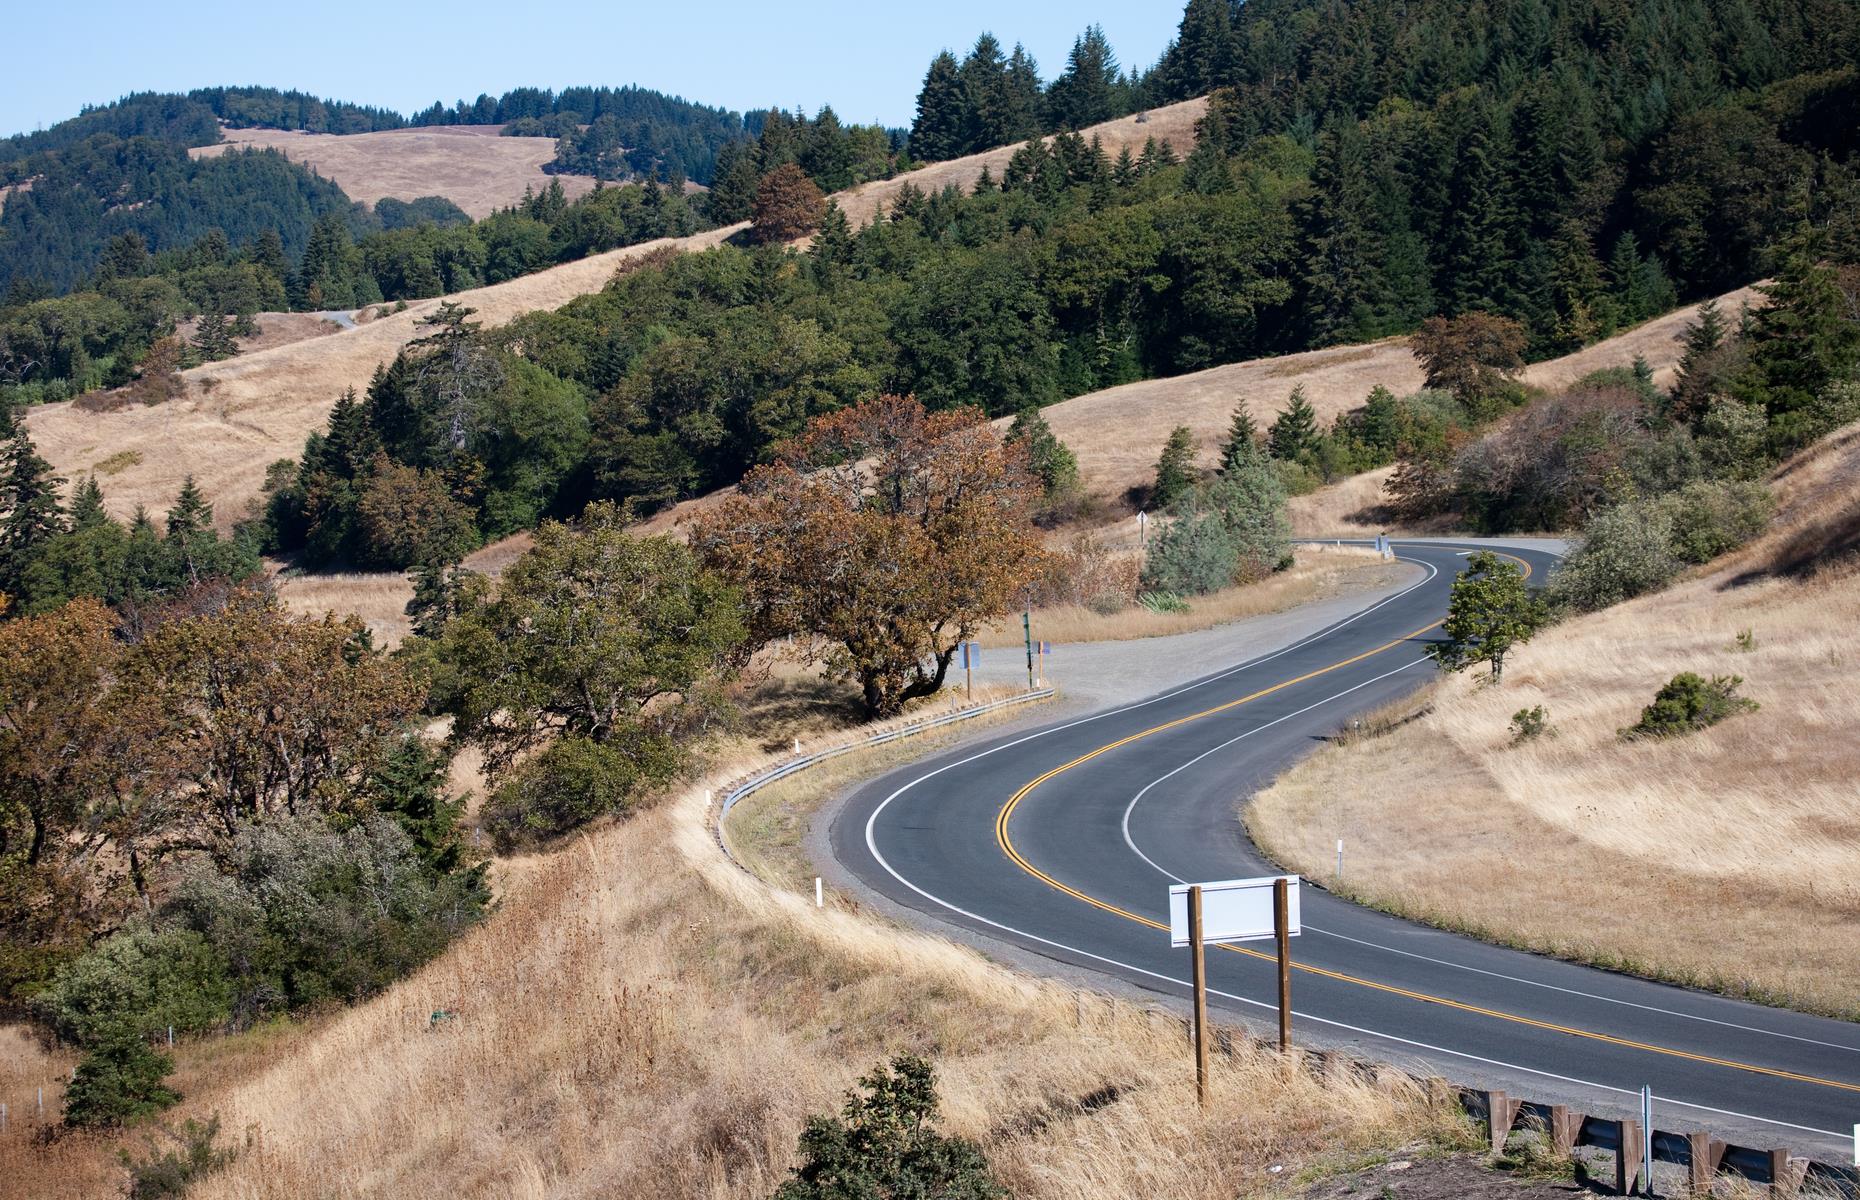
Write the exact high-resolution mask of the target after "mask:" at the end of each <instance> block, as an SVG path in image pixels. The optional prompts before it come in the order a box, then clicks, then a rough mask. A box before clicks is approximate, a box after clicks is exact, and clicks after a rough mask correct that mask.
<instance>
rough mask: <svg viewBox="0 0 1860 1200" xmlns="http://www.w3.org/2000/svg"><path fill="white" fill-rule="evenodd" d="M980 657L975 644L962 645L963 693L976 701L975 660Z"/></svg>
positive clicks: (965, 643)
mask: <svg viewBox="0 0 1860 1200" xmlns="http://www.w3.org/2000/svg"><path fill="white" fill-rule="evenodd" d="M980 657H981V654H980V653H979V652H978V651H977V649H976V645H975V643H974V642H964V643H962V678H963V691H964V693H965V694H966V695H967V696H968V698H969V699H971V700H973V699H975V660H976V659H978V658H980Z"/></svg>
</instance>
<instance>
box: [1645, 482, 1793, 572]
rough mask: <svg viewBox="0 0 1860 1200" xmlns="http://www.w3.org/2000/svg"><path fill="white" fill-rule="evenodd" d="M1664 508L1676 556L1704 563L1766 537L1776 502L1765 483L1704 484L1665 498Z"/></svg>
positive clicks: (1692, 561) (1686, 487) (1661, 503)
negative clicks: (1772, 509) (1762, 534)
mask: <svg viewBox="0 0 1860 1200" xmlns="http://www.w3.org/2000/svg"><path fill="white" fill-rule="evenodd" d="M1660 507H1661V509H1662V510H1664V512H1665V514H1666V517H1667V520H1668V521H1669V522H1670V524H1671V527H1672V532H1671V535H1670V538H1669V545H1670V548H1671V550H1672V553H1673V556H1674V557H1675V558H1677V559H1678V560H1679V561H1681V562H1688V563H1704V562H1710V561H1711V560H1712V559H1714V558H1717V557H1718V556H1719V555H1720V554H1724V553H1726V552H1727V551H1731V550H1735V549H1736V548H1737V547H1739V546H1741V545H1743V544H1744V543H1745V542H1747V541H1749V540H1750V539H1751V538H1754V537H1756V536H1757V535H1758V534H1760V533H1762V532H1763V530H1764V529H1765V528H1766V527H1767V526H1768V525H1769V521H1770V510H1771V508H1772V507H1773V500H1772V498H1771V496H1770V490H1769V489H1768V488H1767V487H1764V486H1763V485H1762V484H1761V483H1755V482H1747V481H1746V482H1729V481H1717V482H1706V481H1700V482H1697V483H1691V484H1687V485H1686V486H1685V487H1683V488H1681V489H1680V490H1679V491H1678V492H1675V493H1673V494H1672V495H1669V496H1667V497H1665V498H1664V499H1663V500H1661V501H1660Z"/></svg>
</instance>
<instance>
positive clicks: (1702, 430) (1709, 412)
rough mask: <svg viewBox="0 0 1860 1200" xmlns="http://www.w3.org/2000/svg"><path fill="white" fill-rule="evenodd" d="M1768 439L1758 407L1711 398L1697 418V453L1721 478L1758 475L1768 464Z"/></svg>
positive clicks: (1766, 421) (1766, 423) (1766, 424)
mask: <svg viewBox="0 0 1860 1200" xmlns="http://www.w3.org/2000/svg"><path fill="white" fill-rule="evenodd" d="M1769 437H1770V422H1769V417H1768V416H1767V415H1766V414H1765V413H1764V411H1763V408H1762V406H1761V405H1756V404H1745V403H1744V402H1743V401H1741V400H1733V399H1731V398H1730V397H1729V396H1713V397H1712V398H1711V400H1710V401H1709V402H1708V403H1707V404H1706V406H1705V413H1704V415H1703V416H1701V417H1700V418H1699V426H1698V443H1699V453H1700V454H1701V455H1703V456H1704V459H1705V461H1706V462H1707V463H1709V464H1710V465H1711V467H1712V469H1713V470H1715V471H1717V472H1718V473H1719V474H1721V475H1730V476H1735V477H1737V478H1740V479H1749V478H1754V477H1755V476H1757V475H1761V474H1762V473H1763V472H1764V470H1766V469H1767V468H1768V466H1769V463H1770V454H1769Z"/></svg>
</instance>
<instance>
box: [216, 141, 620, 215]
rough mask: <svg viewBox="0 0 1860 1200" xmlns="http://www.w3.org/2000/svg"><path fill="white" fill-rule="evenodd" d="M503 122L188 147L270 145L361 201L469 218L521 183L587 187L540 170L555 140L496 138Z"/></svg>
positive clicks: (221, 150)
mask: <svg viewBox="0 0 1860 1200" xmlns="http://www.w3.org/2000/svg"><path fill="white" fill-rule="evenodd" d="M502 128H503V126H501V125H432V126H422V127H418V128H411V129H389V130H383V131H381V132H378V133H349V134H333V133H306V132H304V131H302V130H294V129H293V130H285V129H228V130H226V132H225V136H226V140H225V141H223V142H221V143H220V144H218V145H216V146H200V147H196V148H195V149H192V150H189V151H188V153H189V154H190V155H192V156H193V157H195V158H211V157H214V156H215V155H220V154H225V153H226V152H227V151H229V150H234V149H243V148H253V149H260V150H264V149H271V150H277V151H280V152H281V153H282V154H283V155H284V156H285V157H286V158H288V159H290V160H291V161H292V162H296V163H301V164H303V165H304V166H306V167H309V168H310V169H311V170H313V171H315V172H316V173H317V174H319V175H321V176H323V177H324V178H325V179H331V180H334V181H335V182H336V184H337V186H339V187H341V188H342V190H343V191H345V192H347V193H348V194H349V197H350V198H351V199H353V200H359V201H361V202H362V203H364V204H373V203H374V202H375V201H377V200H380V199H381V198H383V197H384V196H392V197H394V198H395V199H397V200H416V199H418V198H420V197H421V196H444V197H445V198H446V199H448V200H450V201H452V203H454V204H456V205H458V206H459V207H460V208H462V209H464V210H465V211H466V212H467V213H470V214H471V216H472V218H473V219H474V220H475V219H479V218H483V217H488V216H490V215H491V213H492V211H493V210H495V209H498V208H505V207H508V206H509V205H512V204H515V203H516V202H517V201H518V200H520V199H522V198H523V190H524V189H525V188H533V189H535V190H536V191H539V192H540V191H541V190H542V189H544V188H546V187H548V186H549V181H550V180H552V179H553V180H558V181H560V183H561V184H562V190H563V191H564V192H566V193H567V194H568V197H569V198H570V199H571V200H572V199H574V198H575V197H576V196H580V195H583V194H585V193H587V192H590V191H592V190H593V189H594V180H593V178H591V177H590V176H587V175H546V174H544V173H543V170H542V167H543V164H544V163H546V162H548V161H549V160H550V159H552V158H554V157H555V139H554V138H546V137H500V136H498V131H499V130H501V129H502Z"/></svg>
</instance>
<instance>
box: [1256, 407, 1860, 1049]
mask: <svg viewBox="0 0 1860 1200" xmlns="http://www.w3.org/2000/svg"><path fill="white" fill-rule="evenodd" d="M1772 487H1773V489H1774V491H1775V493H1776V496H1777V500H1778V511H1777V515H1776V518H1775V520H1774V522H1773V524H1772V526H1771V529H1770V531H1769V532H1768V533H1767V534H1766V535H1765V536H1764V537H1762V538H1761V539H1759V540H1758V541H1756V542H1754V543H1752V544H1751V545H1749V546H1747V547H1745V548H1744V549H1742V550H1740V551H1738V552H1736V553H1734V554H1732V555H1730V556H1728V557H1726V558H1724V559H1721V560H1719V561H1718V562H1716V563H1713V564H1711V565H1709V566H1708V567H1706V568H1703V569H1701V570H1700V571H1698V572H1696V573H1694V574H1693V575H1691V576H1690V577H1688V578H1687V579H1685V580H1684V581H1683V582H1681V583H1679V584H1678V585H1677V586H1675V587H1673V588H1671V589H1669V590H1667V591H1665V592H1661V593H1657V594H1653V595H1649V596H1644V597H1641V598H1640V599H1638V600H1634V601H1630V602H1629V603H1626V604H1622V605H1619V606H1617V607H1615V608H1611V609H1607V610H1605V611H1603V612H1600V613H1597V614H1595V615H1593V616H1588V617H1583V618H1580V619H1577V620H1573V621H1570V622H1568V623H1566V624H1563V625H1560V626H1557V627H1556V628H1553V629H1551V630H1550V631H1548V632H1546V633H1544V634H1542V635H1540V636H1539V637H1538V638H1537V639H1536V640H1535V641H1533V642H1532V643H1530V644H1529V645H1528V646H1526V647H1524V648H1522V649H1521V650H1518V651H1516V652H1514V661H1512V662H1510V663H1509V664H1508V665H1507V667H1506V670H1505V677H1504V682H1503V684H1502V686H1497V687H1491V686H1482V684H1481V682H1480V680H1478V679H1475V678H1472V677H1471V675H1472V673H1468V675H1465V676H1455V677H1452V678H1449V679H1447V680H1446V681H1445V682H1443V683H1442V684H1441V685H1439V687H1438V688H1437V689H1436V691H1435V692H1434V694H1433V697H1432V707H1431V711H1429V712H1428V713H1427V714H1426V715H1424V716H1422V717H1420V718H1419V719H1417V720H1414V721H1411V722H1408V723H1406V724H1403V725H1400V726H1399V727H1398V728H1396V729H1394V730H1393V731H1392V732H1389V733H1387V734H1385V735H1383V736H1380V737H1374V738H1370V739H1367V740H1364V741H1359V742H1357V743H1356V744H1354V745H1350V746H1347V747H1343V748H1335V749H1329V750H1325V751H1323V752H1320V754H1318V755H1317V756H1316V757H1315V758H1313V759H1312V760H1310V761H1309V762H1308V763H1307V764H1306V765H1304V766H1302V767H1300V768H1298V769H1297V770H1295V771H1293V772H1292V773H1291V774H1289V775H1287V776H1286V777H1284V778H1283V779H1281V780H1280V781H1279V782H1278V783H1277V784H1276V785H1275V786H1274V787H1273V788H1271V789H1270V790H1268V791H1266V792H1264V793H1262V794H1261V795H1260V796H1259V798H1258V799H1257V800H1256V801H1255V802H1254V804H1253V806H1252V808H1251V809H1250V810H1249V816H1248V822H1249V825H1250V827H1251V828H1252V829H1253V831H1254V832H1255V834H1256V836H1258V837H1259V839H1260V840H1261V841H1262V843H1264V844H1265V845H1266V846H1267V847H1268V848H1269V849H1270V850H1271V851H1273V852H1274V853H1275V854H1276V855H1277V856H1278V857H1279V858H1280V859H1281V860H1282V861H1284V862H1286V863H1287V864H1289V865H1291V866H1294V867H1297V868H1302V869H1304V870H1307V871H1310V872H1312V873H1313V874H1314V875H1315V876H1316V877H1318V878H1322V879H1328V878H1329V877H1330V873H1331V866H1330V863H1331V854H1332V852H1333V847H1334V844H1335V841H1336V839H1337V838H1339V837H1341V838H1344V839H1345V841H1346V842H1347V843H1348V845H1349V848H1350V849H1349V860H1350V864H1351V865H1350V872H1349V883H1350V888H1351V891H1352V892H1354V893H1356V894H1358V895H1360V896H1362V897H1363V898H1365V899H1367V900H1369V901H1371V902H1373V903H1376V904H1382V905H1388V906H1390V907H1393V908H1396V909H1399V910H1401V911H1403V912H1407V913H1411V914H1415V915H1419V916H1422V917H1424V918H1427V919H1430V920H1434V921H1437V922H1439V923H1442V924H1446V925H1450V926H1455V927H1462V928H1468V929H1472V930H1475V931H1479V932H1482V933H1485V934H1487V935H1488V936H1492V937H1495V938H1499V939H1502V940H1505V941H1508V942H1516V943H1520V944H1523V945H1527V946H1531V947H1534V948H1538V949H1542V950H1545V951H1548V952H1551V953H1556V954H1562V955H1567V956H1570V957H1575V958H1581V959H1586V960H1590V961H1596V962H1601V963H1605V964H1611V965H1619V966H1624V967H1627V968H1629V969H1633V970H1636V971H1642V972H1645V973H1649V974H1655V975H1660V976H1665V977H1669V978H1674V979H1678V980H1681V981H1684V982H1687V983H1693V984H1697V985H1701V986H1707V987H1712V988H1716V989H1721V990H1724V991H1727V992H1731V993H1735V994H1742V995H1750V996H1754V997H1756V998H1760V999H1766V1000H1772V1001H1777V1002H1782V1003H1786V1004H1790V1005H1795V1006H1800V1007H1805V1008H1811V1009H1816V1010H1821V1011H1826V1012H1831V1013H1835V1014H1838V1015H1841V1016H1845V1017H1849V1018H1856V1017H1860V1002H1856V999H1855V997H1856V994H1860V993H1857V992H1856V986H1857V984H1860V939H1856V938H1855V937H1854V936H1853V931H1854V929H1855V927H1856V922H1860V787H1857V786H1856V784H1855V779H1856V777H1860V750H1857V749H1856V748H1857V747H1860V674H1857V673H1856V671H1855V665H1856V662H1855V653H1854V649H1853V639H1852V630H1853V628H1854V627H1855V625H1856V623H1860V559H1856V558H1855V556H1854V551H1855V550H1857V549H1860V426H1850V427H1848V428H1846V429H1844V430H1842V431H1840V432H1838V433H1836V434H1835V435H1833V436H1831V437H1829V438H1828V439H1826V440H1824V441H1823V442H1821V443H1820V444H1818V445H1816V446H1814V447H1812V448H1810V449H1809V450H1807V451H1805V452H1803V453H1802V454H1801V455H1799V456H1797V457H1796V458H1795V459H1793V460H1791V461H1790V462H1788V463H1786V464H1784V466H1783V467H1782V468H1781V469H1780V470H1779V471H1778V472H1777V473H1776V474H1775V476H1774V477H1773V478H1772ZM1745 633H1747V634H1748V637H1747V639H1740V635H1741V634H1745ZM1740 642H1747V643H1748V645H1747V647H1746V645H1744V644H1740ZM1681 671H1694V672H1697V673H1698V674H1700V675H1704V676H1708V677H1709V676H1713V675H1739V676H1742V677H1743V678H1744V680H1745V683H1744V685H1743V688H1742V691H1743V693H1744V694H1746V695H1748V696H1750V697H1751V698H1752V699H1755V700H1757V701H1758V702H1759V703H1761V704H1762V705H1763V707H1762V708H1761V709H1760V710H1758V711H1757V712H1754V713H1749V714H1745V715H1741V716H1737V717H1734V718H1732V719H1731V720H1728V721H1726V722H1725V723H1723V724H1721V725H1718V726H1716V727H1714V728H1712V729H1709V730H1707V731H1705V732H1702V733H1697V734H1692V735H1690V736H1687V737H1682V738H1676V739H1670V740H1661V741H1636V742H1624V741H1622V740H1621V739H1620V738H1619V737H1618V736H1617V731H1618V730H1620V729H1622V728H1624V727H1625V726H1628V725H1631V724H1633V723H1634V722H1635V720H1636V719H1637V718H1638V717H1639V714H1640V710H1641V708H1642V706H1644V705H1646V704H1647V703H1648V702H1649V701H1650V700H1651V699H1652V698H1653V694H1654V692H1655V691H1656V690H1657V689H1658V688H1659V687H1660V686H1661V685H1662V684H1664V683H1665V682H1666V681H1667V680H1668V679H1670V678H1672V677H1673V676H1674V675H1675V674H1677V673H1679V672H1681ZM1534 705H1543V706H1544V708H1545V709H1547V710H1548V714H1549V719H1550V723H1551V727H1552V728H1553V730H1554V734H1555V735H1554V736H1553V737H1549V738H1541V739H1538V740H1536V741H1532V742H1529V743H1526V744H1523V745H1515V746H1514V745H1513V744H1512V740H1511V736H1510V730H1509V721H1510V718H1511V715H1512V714H1513V713H1514V712H1516V711H1518V710H1519V709H1523V708H1529V707H1531V706H1534ZM1371 759H1373V769H1374V770H1375V771H1376V772H1377V778H1378V786H1377V787H1376V788H1374V789H1364V788H1362V787H1360V786H1358V783H1359V782H1360V780H1361V778H1362V777H1363V772H1364V770H1365V769H1368V768H1370V767H1371V766H1372V764H1371V761H1370V760H1371ZM1236 799H1240V798H1238V797H1237V798H1236Z"/></svg>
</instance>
